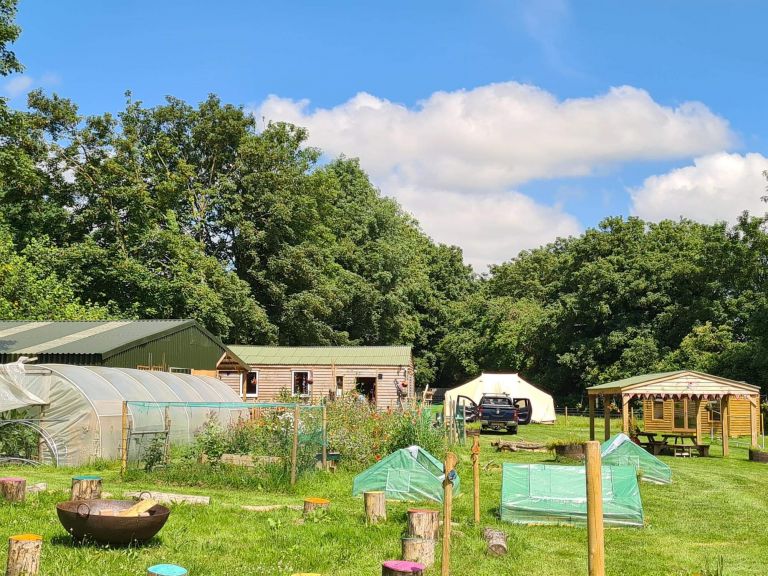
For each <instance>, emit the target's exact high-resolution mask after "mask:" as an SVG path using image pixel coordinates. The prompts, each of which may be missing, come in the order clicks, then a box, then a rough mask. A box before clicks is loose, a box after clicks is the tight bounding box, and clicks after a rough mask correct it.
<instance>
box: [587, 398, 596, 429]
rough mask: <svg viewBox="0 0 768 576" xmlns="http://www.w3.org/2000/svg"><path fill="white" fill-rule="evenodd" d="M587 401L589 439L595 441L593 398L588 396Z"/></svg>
mask: <svg viewBox="0 0 768 576" xmlns="http://www.w3.org/2000/svg"><path fill="white" fill-rule="evenodd" d="M588 400H589V439H590V440H594V439H595V396H594V395H592V394H590V395H589V397H588Z"/></svg>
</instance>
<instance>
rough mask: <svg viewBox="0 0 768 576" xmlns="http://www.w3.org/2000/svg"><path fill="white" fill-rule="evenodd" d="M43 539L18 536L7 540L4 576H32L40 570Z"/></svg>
mask: <svg viewBox="0 0 768 576" xmlns="http://www.w3.org/2000/svg"><path fill="white" fill-rule="evenodd" d="M42 548H43V537H42V536H38V535H37V534H19V535H17V536H11V537H10V538H9V539H8V564H7V565H6V569H5V576H34V575H35V574H37V573H38V571H39V570H40V551H41V550H42Z"/></svg>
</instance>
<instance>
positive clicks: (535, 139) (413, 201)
mask: <svg viewBox="0 0 768 576" xmlns="http://www.w3.org/2000/svg"><path fill="white" fill-rule="evenodd" d="M253 113H254V114H255V116H256V117H257V118H262V117H263V118H266V119H267V120H276V121H277V120H282V121H287V122H292V123H295V124H298V125H301V126H305V127H307V128H308V129H309V134H310V144H312V145H315V146H318V147H319V148H321V149H322V150H324V151H325V152H326V153H327V154H329V155H331V156H336V155H338V154H346V155H348V156H356V157H359V158H360V161H361V164H362V166H363V167H364V168H365V169H366V170H367V171H368V172H369V173H370V174H371V177H372V179H373V180H374V182H376V183H377V184H378V185H379V186H380V187H381V189H382V191H383V192H384V193H385V194H387V195H391V196H394V197H395V198H397V199H398V200H399V201H400V202H401V204H402V205H403V206H404V207H405V209H406V210H408V211H410V212H413V213H414V215H416V216H417V217H418V218H419V220H420V222H421V223H422V226H423V227H424V229H425V230H426V231H428V232H429V233H431V234H432V235H433V236H434V237H435V238H437V239H439V240H442V241H445V242H448V243H452V244H457V245H459V246H461V247H462V248H464V249H465V251H466V253H467V256H468V259H469V260H470V261H471V262H472V263H473V264H475V265H476V266H478V265H480V264H484V263H485V262H487V261H499V260H506V259H508V258H511V257H512V256H514V255H515V252H506V253H504V252H502V250H501V248H499V246H500V245H502V244H503V246H504V247H505V248H504V249H505V250H517V249H519V248H530V247H534V246H536V245H538V244H540V243H542V242H545V241H550V240H554V239H555V237H556V236H557V235H558V233H560V232H559V231H562V230H567V231H568V233H572V232H573V231H575V230H577V229H578V225H577V223H576V221H575V219H573V218H572V217H571V216H569V215H568V214H566V213H565V212H564V211H563V210H562V209H561V208H559V207H557V206H554V207H553V206H546V205H543V204H538V203H536V202H534V201H533V200H532V199H530V198H526V197H524V196H522V195H521V194H519V193H518V192H515V191H514V190H515V188H516V187H517V186H519V185H520V184H522V183H525V182H528V181H531V180H535V179H548V178H559V177H573V176H587V175H590V174H593V173H595V172H598V171H602V170H605V169H606V168H611V167H614V166H618V165H621V164H623V163H627V162H636V161H650V160H660V159H664V160H665V159H671V158H690V157H693V156H696V155H702V154H707V153H711V152H715V151H719V150H723V149H724V148H726V147H728V146H730V145H731V144H732V143H733V142H734V141H735V137H734V135H733V134H732V132H731V130H730V128H729V126H728V123H727V121H725V120H724V119H723V118H720V117H718V116H716V115H715V114H713V113H712V112H711V111H710V110H709V109H707V108H706V106H704V105H702V104H700V103H696V102H686V103H683V104H681V105H680V106H678V107H675V108H672V107H667V106H662V105H660V104H658V103H657V102H655V101H654V100H653V99H652V98H651V97H650V95H649V94H648V93H647V92H645V91H643V90H639V89H637V88H633V87H629V86H623V87H618V88H613V89H611V90H609V91H608V92H607V93H605V94H601V95H598V96H595V97H592V98H576V99H570V100H558V99H557V98H556V97H555V96H554V95H552V94H550V93H548V92H546V91H544V90H541V89H539V88H537V87H535V86H530V85H525V84H519V83H515V82H506V83H500V84H491V85H487V86H482V87H479V88H475V89H472V90H459V91H455V92H436V93H434V94H432V95H431V96H430V97H429V98H427V99H426V100H424V101H422V102H420V103H419V104H418V105H417V106H415V107H413V108H409V107H407V106H404V105H402V104H398V103H395V102H391V101H389V100H385V99H382V98H378V97H376V96H373V95H370V94H366V93H359V94H357V95H356V96H354V97H353V98H351V99H350V100H348V101H347V102H344V103H343V104H340V105H338V106H335V107H333V108H314V109H313V108H311V106H310V103H309V101H308V100H300V101H296V100H290V99H285V98H279V97H277V96H270V97H269V98H267V99H266V100H265V101H264V102H262V103H261V104H260V105H259V106H256V107H254V109H253ZM436 191H440V192H439V194H438V193H437V192H436ZM406 192H407V193H406ZM422 196H423V198H422ZM438 202H440V206H439V207H437V208H433V207H434V206H435V204H437V203H438ZM447 205H450V206H452V207H453V208H452V209H451V210H448V209H447V208H444V207H443V206H447ZM425 207H427V208H431V209H429V210H427V209H424V208H425ZM514 211H517V212H518V213H519V214H518V215H517V216H515V215H513V214H512V212H514ZM466 214H472V215H473V218H474V219H475V222H482V221H485V222H497V223H498V225H499V229H498V230H496V229H494V230H495V232H494V233H493V234H488V233H486V231H484V230H483V229H482V228H481V227H479V226H478V225H476V224H475V225H472V222H471V221H469V220H468V219H467V218H466ZM503 214H506V216H503ZM536 226H538V227H539V228H537V229H536V230H534V229H533V228H535V227H536ZM492 228H493V226H490V228H489V229H492ZM502 228H503V232H504V235H503V237H504V238H505V240H504V241H503V242H501V243H500V241H499V238H500V236H499V233H500V232H501V229H502Z"/></svg>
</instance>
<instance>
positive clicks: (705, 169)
mask: <svg viewBox="0 0 768 576" xmlns="http://www.w3.org/2000/svg"><path fill="white" fill-rule="evenodd" d="M765 170H768V158H766V157H765V156H763V155H761V154H754V153H753V154H746V155H740V154H728V153H725V152H722V153H719V154H710V155H708V156H703V157H701V158H696V159H695V160H694V163H693V166H685V167H683V168H678V169H676V170H672V171H670V172H668V173H666V174H662V175H659V176H651V177H650V178H647V179H646V180H645V182H644V183H643V185H642V186H641V187H639V188H636V189H633V190H631V191H630V195H631V197H632V203H633V205H632V212H633V213H634V214H636V215H638V216H640V217H641V218H643V219H646V220H653V221H658V220H664V219H665V218H671V219H678V218H680V217H681V216H682V217H685V218H690V219H692V220H697V221H699V222H716V221H722V220H725V221H727V222H734V221H735V220H736V217H737V216H738V215H739V214H741V213H742V212H743V211H744V210H749V211H750V213H754V214H762V213H764V212H765V211H766V210H767V209H768V205H766V204H765V203H764V202H762V201H761V199H760V198H761V197H762V196H765V195H766V193H767V192H766V179H765V177H764V176H763V172H764V171H765Z"/></svg>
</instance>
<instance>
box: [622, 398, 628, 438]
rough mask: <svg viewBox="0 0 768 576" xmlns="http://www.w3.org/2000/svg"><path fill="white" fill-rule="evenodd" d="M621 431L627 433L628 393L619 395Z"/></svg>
mask: <svg viewBox="0 0 768 576" xmlns="http://www.w3.org/2000/svg"><path fill="white" fill-rule="evenodd" d="M621 431H622V432H624V434H626V435H629V395H628V394H622V396H621Z"/></svg>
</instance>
